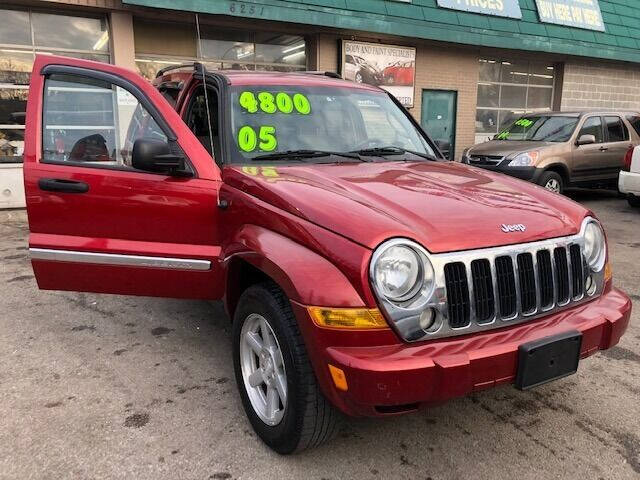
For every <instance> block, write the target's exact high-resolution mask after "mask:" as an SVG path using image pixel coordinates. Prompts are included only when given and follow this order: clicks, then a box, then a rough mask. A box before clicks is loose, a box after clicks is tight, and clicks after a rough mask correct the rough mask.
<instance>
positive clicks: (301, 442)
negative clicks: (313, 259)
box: [233, 282, 341, 454]
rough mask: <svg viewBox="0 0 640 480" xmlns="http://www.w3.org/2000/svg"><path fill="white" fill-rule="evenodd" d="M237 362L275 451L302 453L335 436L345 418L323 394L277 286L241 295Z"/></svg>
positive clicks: (253, 414) (248, 405)
mask: <svg viewBox="0 0 640 480" xmlns="http://www.w3.org/2000/svg"><path fill="white" fill-rule="evenodd" d="M233 360H234V368H235V376H236V383H237V385H238V390H239V391H240V397H241V398H242V404H243V406H244V410H245V412H246V414H247V416H248V417H249V421H250V422H251V425H252V426H253V429H254V430H255V432H256V433H257V434H258V436H259V437H260V438H261V439H262V441H264V442H265V443H266V444H267V445H268V446H269V447H271V448H272V449H273V450H275V451H276V452H278V453H281V454H289V453H293V452H297V451H301V450H304V449H306V448H311V447H315V446H318V445H320V444H322V443H323V442H325V441H327V440H329V439H330V438H332V437H333V436H334V435H335V434H336V433H337V431H338V428H339V423H340V419H341V416H340V414H339V412H338V411H337V410H336V409H335V407H333V405H331V404H330V403H329V401H328V400H327V399H326V398H325V397H324V395H323V394H322V392H321V391H320V388H319V386H318V384H317V381H316V378H315V375H314V373H313V369H312V367H311V363H310V361H309V358H308V356H307V351H306V348H305V345H304V341H303V339H302V336H301V334H300V331H299V329H298V323H297V320H296V318H295V316H294V315H293V311H292V310H291V305H290V304H289V300H288V299H287V298H286V296H285V295H284V293H283V292H282V291H281V290H280V289H279V288H278V286H277V285H275V284H274V283H272V282H266V283H261V284H258V285H254V286H251V287H249V288H248V289H247V290H246V291H245V292H244V293H243V294H242V296H241V297H240V299H239V301H238V308H237V309H236V312H235V315H234V319H233Z"/></svg>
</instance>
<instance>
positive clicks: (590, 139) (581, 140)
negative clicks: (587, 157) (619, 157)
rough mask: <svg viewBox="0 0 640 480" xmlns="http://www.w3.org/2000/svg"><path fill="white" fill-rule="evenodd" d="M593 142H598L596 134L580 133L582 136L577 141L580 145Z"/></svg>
mask: <svg viewBox="0 0 640 480" xmlns="http://www.w3.org/2000/svg"><path fill="white" fill-rule="evenodd" d="M593 143H596V136H595V135H580V138H579V139H578V141H577V142H576V145H578V146H581V145H591V144H593Z"/></svg>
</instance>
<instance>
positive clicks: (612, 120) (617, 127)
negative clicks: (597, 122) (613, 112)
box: [604, 117, 629, 142]
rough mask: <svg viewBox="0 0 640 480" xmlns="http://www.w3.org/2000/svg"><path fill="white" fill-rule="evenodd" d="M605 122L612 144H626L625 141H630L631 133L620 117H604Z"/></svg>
mask: <svg viewBox="0 0 640 480" xmlns="http://www.w3.org/2000/svg"><path fill="white" fill-rule="evenodd" d="M604 121H605V124H606V126H607V133H608V135H609V141H610V142H624V141H625V140H629V132H628V131H627V127H625V126H624V124H623V123H622V119H621V118H620V117H604Z"/></svg>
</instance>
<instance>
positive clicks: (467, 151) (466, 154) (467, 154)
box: [462, 148, 469, 163]
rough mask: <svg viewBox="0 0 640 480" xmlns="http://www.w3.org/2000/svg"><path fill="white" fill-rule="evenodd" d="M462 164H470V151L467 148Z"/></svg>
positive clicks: (464, 151)
mask: <svg viewBox="0 0 640 480" xmlns="http://www.w3.org/2000/svg"><path fill="white" fill-rule="evenodd" d="M462 163H469V149H468V148H465V149H464V150H463V151H462Z"/></svg>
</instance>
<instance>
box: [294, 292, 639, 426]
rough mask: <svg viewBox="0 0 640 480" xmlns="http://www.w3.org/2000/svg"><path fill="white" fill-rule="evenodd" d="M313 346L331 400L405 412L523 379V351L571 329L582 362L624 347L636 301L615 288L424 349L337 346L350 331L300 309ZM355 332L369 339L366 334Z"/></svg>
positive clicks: (358, 410)
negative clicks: (340, 385)
mask: <svg viewBox="0 0 640 480" xmlns="http://www.w3.org/2000/svg"><path fill="white" fill-rule="evenodd" d="M294 310H295V312H296V316H297V318H298V320H299V322H300V325H301V327H302V328H301V329H302V333H303V336H304V337H305V341H306V345H307V349H308V351H309V355H310V357H311V360H312V363H313V366H314V370H315V372H316V376H317V378H318V381H319V383H320V385H321V387H322V390H323V392H324V393H325V395H326V396H327V397H328V398H329V399H330V400H331V401H332V402H333V403H334V405H336V406H337V407H338V408H339V409H340V410H342V411H343V412H345V413H347V414H349V415H354V416H379V415H385V414H390V413H402V412H405V411H411V410H415V409H417V408H419V407H420V406H423V405H429V404H438V403H441V402H443V401H445V400H449V399H452V398H456V397H460V396H464V395H467V394H469V393H472V392H476V391H479V390H484V389H487V388H490V387H493V386H496V385H500V384H504V383H513V381H514V379H515V376H516V369H517V357H518V347H519V346H520V345H521V344H523V343H526V342H530V341H532V340H537V339H540V338H544V337H548V336H551V335H555V334H558V333H562V332H566V331H569V330H578V331H580V332H581V333H582V335H583V339H582V348H581V352H580V357H581V358H585V357H588V356H589V355H592V354H593V353H595V352H596V351H598V350H605V349H608V348H611V347H612V346H614V345H615V344H617V343H618V341H619V340H620V337H621V336H622V335H623V333H624V332H625V330H626V329H627V326H628V324H629V317H630V315H631V301H630V300H629V298H628V297H627V296H626V295H625V294H624V293H623V292H621V291H620V290H617V289H611V290H609V291H607V292H606V293H604V294H603V295H602V296H600V297H599V298H598V299H596V300H594V301H592V302H589V303H586V304H583V305H580V306H577V307H575V308H573V309H570V310H565V311H562V312H558V313H556V314H552V315H550V316H548V317H544V318H541V319H538V320H533V321H531V322H529V323H524V324H520V325H517V326H514V327H510V328H509V327H505V328H503V329H498V330H492V331H488V332H482V333H477V334H474V335H468V336H465V337H457V338H452V339H440V340H435V341H431V342H424V343H421V344H419V345H416V344H406V343H396V344H394V345H371V346H355V345H353V344H357V340H356V341H353V340H350V343H352V345H349V346H332V343H333V342H336V341H338V339H339V338H340V337H339V336H340V335H344V334H345V333H347V332H335V331H327V330H323V329H320V328H318V327H316V326H315V325H314V324H313V322H311V320H310V319H309V317H308V314H307V313H306V309H305V308H304V307H303V306H301V305H297V304H294ZM348 333H350V334H355V335H363V337H362V338H363V339H365V338H367V336H366V334H365V332H362V333H359V334H357V333H356V332H348ZM328 364H332V365H334V366H336V367H338V368H341V369H342V370H343V371H344V372H345V375H346V379H347V383H348V390H347V391H340V390H337V389H336V388H335V387H334V385H333V382H332V380H331V377H330V375H329V370H328V366H327V365H328Z"/></svg>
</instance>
